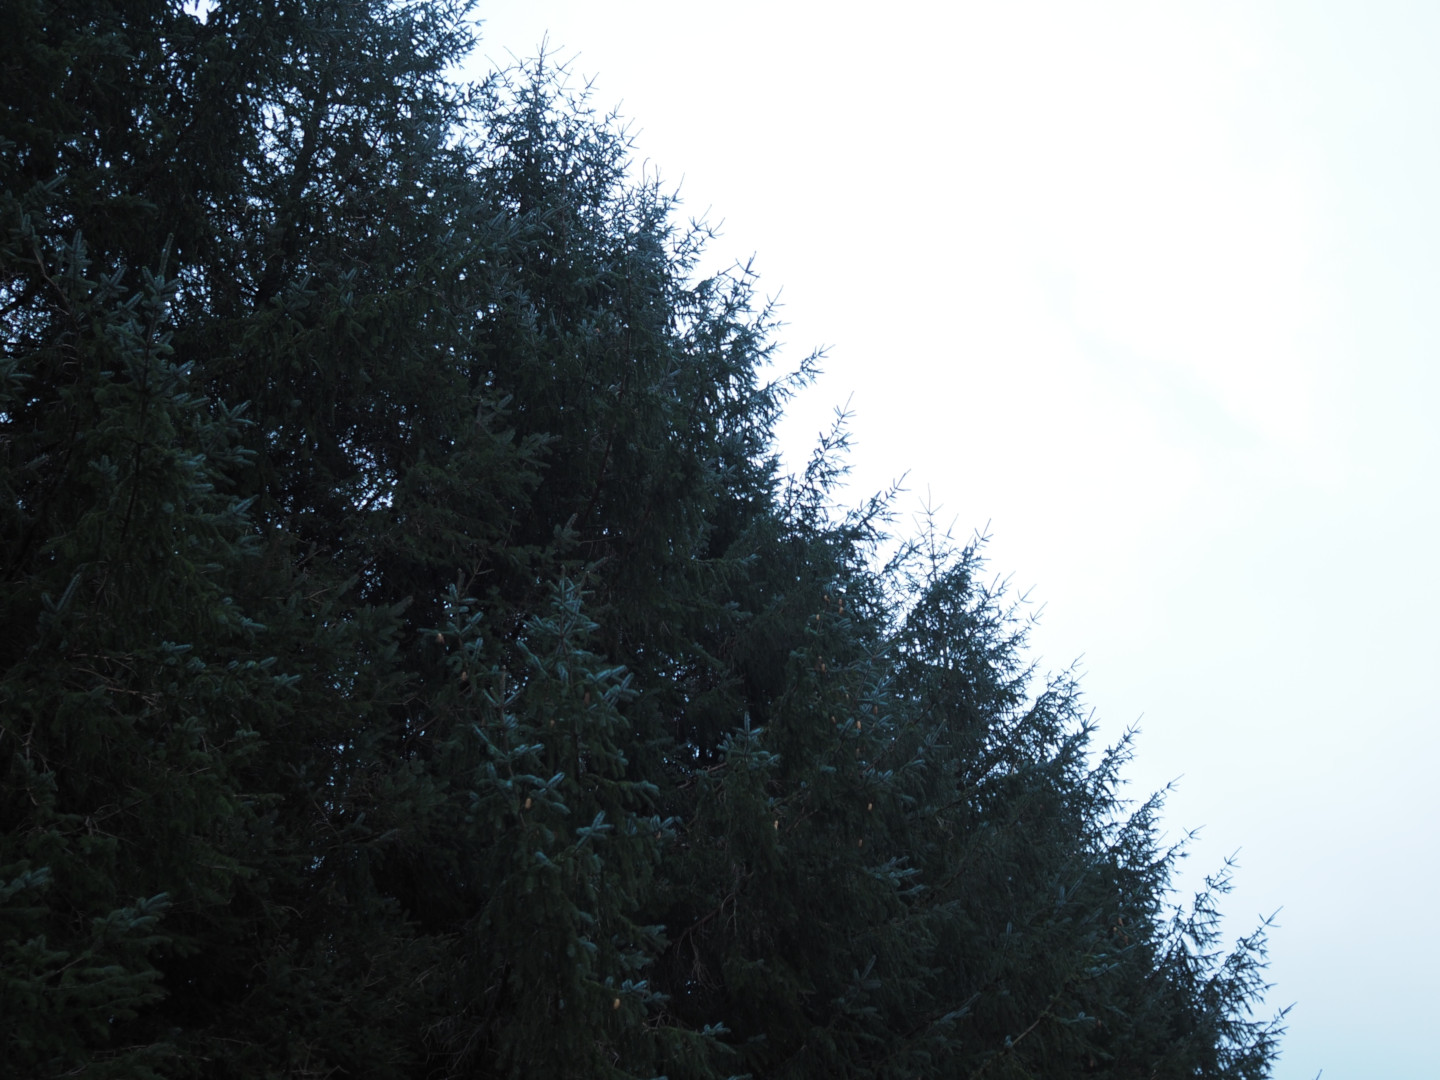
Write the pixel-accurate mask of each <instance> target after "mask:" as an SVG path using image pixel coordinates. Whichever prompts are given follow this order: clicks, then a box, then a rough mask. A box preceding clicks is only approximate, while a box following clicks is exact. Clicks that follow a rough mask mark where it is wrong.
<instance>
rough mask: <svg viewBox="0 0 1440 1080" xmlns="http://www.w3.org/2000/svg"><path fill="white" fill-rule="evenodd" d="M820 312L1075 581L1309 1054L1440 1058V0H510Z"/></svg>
mask: <svg viewBox="0 0 1440 1080" xmlns="http://www.w3.org/2000/svg"><path fill="white" fill-rule="evenodd" d="M477 14H478V15H479V16H480V17H481V18H482V19H483V20H484V26H483V27H482V40H481V44H480V47H479V50H478V52H477V55H476V57H475V60H474V63H473V64H472V67H471V69H470V70H471V74H480V73H482V72H483V71H484V70H485V69H486V68H487V67H489V66H490V65H492V64H504V63H507V62H509V61H510V59H511V58H512V55H513V56H530V55H533V54H534V53H535V52H536V50H537V47H538V46H539V44H540V42H541V41H542V39H548V47H549V49H550V50H551V52H552V53H553V54H554V55H555V56H556V57H558V58H560V59H562V60H568V61H569V63H570V65H571V68H572V70H573V71H574V73H575V75H576V76H577V78H581V77H583V78H591V77H593V78H594V95H595V96H594V100H595V103H596V104H597V105H599V106H601V107H607V108H608V107H611V106H616V107H618V108H619V110H620V111H621V113H622V114H623V115H624V116H626V117H627V118H629V119H630V121H631V123H632V132H633V133H634V135H635V139H636V153H637V167H644V168H647V169H649V170H651V171H652V172H653V171H658V172H659V174H660V176H661V177H662V178H665V179H666V180H667V181H668V182H669V183H670V184H671V185H672V186H674V187H678V189H679V191H680V195H681V197H682V199H683V200H684V210H685V212H686V213H688V214H691V215H695V216H701V215H704V216H706V217H708V218H709V220H710V221H711V222H712V223H723V225H722V228H721V235H720V237H719V239H718V240H717V241H715V243H714V244H713V245H712V249H711V254H712V257H713V258H714V259H716V260H717V262H716V264H715V265H717V266H719V265H724V264H726V263H729V262H732V261H735V260H741V261H743V260H745V259H747V258H749V257H750V256H751V255H754V256H755V265H756V267H757V269H758V270H759V272H760V274H761V280H762V288H763V289H764V290H766V291H767V292H768V293H770V294H771V295H776V294H778V295H779V297H780V301H781V303H782V305H783V308H782V315H783V317H784V319H785V321H786V323H787V324H788V325H787V326H786V327H785V328H784V330H783V331H782V336H783V339H784V341H785V342H786V345H785V348H784V350H783V351H782V352H781V354H780V362H781V364H782V365H783V364H786V363H788V364H790V365H792V366H793V365H794V364H798V362H799V360H800V358H801V357H802V356H803V355H804V354H805V353H807V352H809V351H810V350H811V349H813V348H815V347H817V346H827V347H828V350H829V351H828V354H827V359H826V361H825V364H824V368H825V375H824V376H823V377H822V378H821V379H820V380H819V381H818V382H817V383H816V384H815V385H814V386H813V387H812V388H811V389H809V390H807V391H806V392H805V394H804V395H803V396H802V397H801V398H800V399H798V400H797V401H796V402H795V403H794V404H793V407H792V408H791V410H790V413H789V416H788V417H787V419H786V421H785V422H784V424H783V426H782V428H781V449H782V451H783V452H784V454H785V455H786V459H787V460H788V461H790V462H792V463H799V462H801V461H803V459H804V458H805V456H806V455H807V454H808V452H809V449H810V447H811V446H812V445H813V444H814V441H815V438H816V436H817V434H818V433H819V432H820V431H821V429H823V428H827V427H828V426H829V423H830V420H831V417H832V415H833V412H834V409H835V408H836V407H837V406H843V405H845V404H846V403H847V402H848V403H849V405H850V408H851V410H852V413H853V415H852V419H851V423H850V427H851V431H852V438H853V444H854V447H855V449H854V453H853V456H852V466H853V471H852V474H851V485H850V488H849V491H848V493H847V494H848V497H851V498H853V499H854V500H855V501H858V500H859V499H860V498H862V497H863V496H865V495H867V494H869V493H870V492H872V491H878V490H880V489H882V488H884V487H885V486H887V485H888V484H890V483H891V482H892V481H894V480H896V479H898V478H899V477H901V476H904V477H905V478H906V487H907V488H908V493H907V494H906V495H904V496H902V497H901V500H900V503H899V506H900V509H901V510H902V511H904V513H905V514H906V515H909V514H911V513H913V512H918V511H919V510H920V508H921V506H922V505H924V504H927V503H928V504H929V505H930V506H932V507H935V508H938V511H939V517H940V519H941V520H942V521H943V522H946V523H948V522H951V521H953V522H954V523H955V527H956V531H957V533H958V534H959V535H961V536H966V535H969V534H970V533H972V532H973V531H974V530H977V529H979V530H987V531H988V533H989V534H990V536H991V540H990V542H989V545H988V548H987V550H988V553H989V558H990V565H991V567H992V569H994V570H995V571H996V572H997V573H998V574H1000V575H1002V576H1004V575H1008V576H1010V577H1011V578H1012V580H1013V582H1014V583H1015V584H1016V585H1017V586H1019V587H1021V588H1022V589H1028V590H1029V591H1030V596H1031V598H1032V600H1033V601H1034V602H1035V604H1036V606H1037V607H1038V606H1039V605H1041V604H1043V606H1044V610H1043V615H1042V620H1041V623H1040V626H1039V628H1038V630H1037V632H1036V635H1035V638H1034V641H1035V647H1036V650H1037V654H1038V656H1039V658H1040V662H1041V666H1042V668H1048V669H1051V670H1058V669H1060V668H1063V667H1066V666H1068V665H1069V664H1071V663H1072V662H1074V661H1076V660H1077V659H1078V660H1079V661H1080V665H1081V667H1082V670H1083V671H1084V682H1083V685H1084V687H1085V689H1086V694H1087V697H1088V699H1089V701H1090V704H1091V705H1092V706H1093V707H1094V709H1095V713H1096V717H1097V718H1098V720H1099V722H1100V724H1101V737H1102V738H1105V737H1107V736H1108V737H1109V738H1114V737H1117V736H1118V735H1119V734H1120V733H1121V732H1122V731H1123V730H1124V729H1125V727H1126V726H1127V725H1129V724H1132V723H1137V722H1138V724H1139V727H1140V730H1141V735H1140V738H1139V744H1138V752H1137V757H1136V760H1135V761H1134V763H1133V766H1132V768H1131V770H1130V777H1131V780H1132V789H1131V790H1132V792H1133V794H1134V795H1136V796H1137V797H1140V796H1143V795H1145V794H1147V793H1148V792H1149V791H1151V790H1153V789H1157V788H1160V787H1163V786H1165V785H1166V784H1168V783H1169V782H1170V781H1172V780H1176V779H1177V778H1178V784H1177V786H1176V787H1175V790H1174V791H1173V793H1172V794H1171V796H1170V799H1169V803H1168V810H1167V812H1166V815H1165V821H1166V825H1167V828H1168V830H1169V835H1170V836H1171V837H1173V838H1178V837H1179V836H1180V835H1182V834H1183V833H1184V832H1185V831H1186V830H1189V829H1195V828H1200V829H1201V832H1200V834H1199V836H1198V837H1197V839H1196V840H1195V841H1194V843H1193V844H1192V848H1191V851H1192V854H1191V856H1190V858H1189V860H1188V861H1187V862H1186V864H1185V870H1184V875H1183V878H1182V882H1181V884H1182V885H1183V886H1185V887H1187V888H1190V887H1193V886H1194V884H1195V883H1196V881H1197V880H1198V877H1199V876H1200V875H1202V874H1203V873H1204V872H1207V871H1210V870H1213V869H1215V868H1217V867H1218V866H1219V865H1220V864H1221V863H1222V862H1223V860H1224V859H1225V857H1226V856H1229V855H1231V854H1233V853H1236V852H1238V853H1239V857H1238V862H1239V867H1240V868H1239V870H1238V872H1237V875H1236V882H1235V889H1234V892H1233V893H1232V894H1231V895H1230V896H1229V897H1228V898H1227V899H1226V901H1225V903H1224V910H1225V911H1226V912H1227V914H1228V921H1227V928H1228V930H1229V932H1230V933H1231V934H1232V935H1238V934H1241V933H1245V932H1247V931H1248V930H1250V929H1251V928H1252V927H1253V926H1254V925H1255V923H1256V922H1257V921H1258V920H1259V918H1261V917H1263V916H1265V915H1269V914H1270V913H1272V912H1275V911H1277V910H1278V911H1279V916H1278V918H1277V920H1276V921H1277V924H1278V925H1277V928H1276V929H1275V930H1274V931H1273V933H1272V938H1271V961H1272V963H1271V969H1270V976H1271V978H1272V980H1273V982H1274V984H1275V985H1274V988H1273V989H1272V991H1271V993H1270V996H1269V999H1268V1004H1269V1006H1270V1007H1271V1008H1272V1009H1274V1008H1279V1007H1282V1006H1285V1005H1288V1004H1291V1003H1294V1009H1293V1011H1292V1012H1291V1013H1290V1015H1289V1028H1290V1030H1289V1035H1288V1036H1287V1038H1286V1039H1285V1042H1284V1044H1283V1053H1282V1057H1281V1059H1280V1061H1279V1063H1278V1065H1277V1068H1276V1072H1275V1076H1276V1078H1277V1080H1313V1078H1314V1077H1315V1076H1316V1074H1317V1073H1318V1072H1320V1071H1321V1070H1323V1075H1324V1077H1325V1078H1326V1080H1341V1078H1344V1077H1357V1078H1358V1077H1367V1078H1368V1077H1382V1076H1383V1077H1386V1078H1388V1080H1420V1078H1426V1080H1431V1078H1433V1077H1435V1076H1436V1075H1440V1065H1437V1064H1436V1057H1437V1055H1436V1053H1435V1051H1434V1045H1433V1033H1434V1025H1435V1017H1436V1016H1437V1015H1440V982H1437V972H1440V934H1437V931H1436V920H1435V917H1434V915H1433V909H1434V897H1435V895H1436V892H1437V886H1440V870H1437V863H1436V855H1437V853H1440V852H1437V848H1440V843H1437V840H1440V836H1437V831H1440V830H1437V822H1440V784H1437V783H1436V782H1435V773H1436V768H1435V763H1436V761H1437V750H1440V737H1437V723H1436V721H1437V719H1440V689H1437V685H1436V671H1437V665H1436V661H1435V658H1436V656H1437V654H1440V624H1437V617H1436V616H1437V602H1440V569H1437V565H1440V563H1437V559H1436V557H1435V556H1436V554H1437V551H1436V548H1437V545H1436V542H1435V536H1436V530H1437V526H1440V508H1437V499H1436V477H1437V467H1440V423H1437V421H1436V418H1435V415H1434V414H1435V412H1436V409H1437V407H1440V364H1437V362H1436V361H1437V359H1440V304H1437V303H1436V298H1437V297H1440V65H1437V64H1436V63H1435V62H1434V56H1433V54H1434V46H1435V43H1436V42H1437V41H1440V5H1435V4H1427V3H1394V2H1385V0H1371V2H1368V3H1365V4H1361V3H1358V2H1350V3H1334V2H1325V0H1305V2H1303V3H1298V2H1297V3H1280V2H1272V0H1249V2H1246V3H1229V2H1224V0H1206V2H1204V3H1199V2H1195V3H1188V4H1177V3H1162V2H1153V0H1152V2H1148V3H1114V2H1110V0H1087V2H1086V3H1085V4H1083V5H1082V4H1074V3H1069V2H1064V0H1057V2H1026V0H1006V2H1005V3H1003V4H995V3H979V2H973V0H958V2H955V0H952V2H950V3H946V4H943V5H942V4H919V3H912V2H908V0H890V2H888V3H885V4H867V5H850V4H845V3H830V4H823V5H822V4H818V3H795V2H786V0H768V2H766V3H759V2H752V0H732V2H728V3H725V4H723V5H722V4H713V3H704V4H702V3H686V4H682V3H673V2H670V3H659V2H650V0H608V2H597V0H588V2H581V0H575V2H571V0H509V2H504V0H489V2H485V0H482V3H481V6H480V8H479V9H478V11H477Z"/></svg>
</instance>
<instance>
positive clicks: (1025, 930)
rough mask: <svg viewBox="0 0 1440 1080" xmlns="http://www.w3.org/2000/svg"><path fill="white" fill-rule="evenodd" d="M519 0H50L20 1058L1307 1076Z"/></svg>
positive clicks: (26, 461) (992, 621) (248, 1068)
mask: <svg viewBox="0 0 1440 1080" xmlns="http://www.w3.org/2000/svg"><path fill="white" fill-rule="evenodd" d="M468 10H469V9H468V5H467V4H465V3H462V2H459V0H454V2H447V0H419V2H415V3H407V4H399V3H391V2H387V0H347V2H345V3H323V4H322V3H318V2H310V0H297V2H295V3H287V4H283V5H282V4H249V3H229V2H226V0H221V2H219V3H217V4H215V5H213V6H210V7H208V8H207V9H206V11H205V14H204V16H203V17H202V16H201V15H200V14H199V13H198V12H197V11H196V10H195V9H193V8H187V7H186V6H185V5H183V4H180V3H178V2H171V0H150V2H147V3H131V2H126V3H121V2H118V0H79V2H75V3H66V4H58V3H53V2H48V0H16V2H15V3H13V4H11V5H10V7H9V9H8V14H9V15H10V23H11V25H12V26H13V28H14V29H13V31H12V33H11V34H10V35H8V36H7V37H6V38H5V39H4V40H3V41H0V91H3V92H0V99H3V101H4V102H5V104H6V109H5V111H4V113H3V116H0V140H3V141H0V189H3V194H0V311H3V312H4V349H3V355H0V483H3V484H4V495H5V499H4V503H3V506H0V521H3V534H0V535H3V544H4V548H3V551H4V577H3V579H0V582H3V586H0V777H3V783H0V957H3V967H0V1033H3V1035H4V1038H5V1045H6V1047H7V1053H8V1055H9V1056H8V1057H7V1065H9V1066H10V1067H11V1069H12V1071H16V1070H18V1075H27V1076H28V1075H34V1076H54V1075H64V1074H83V1075H96V1076H117V1077H131V1076H134V1077H140V1076H185V1075H203V1076H234V1077H250V1076H366V1077H370V1076H381V1077H383V1076H392V1077H417V1078H418V1077H436V1076H456V1077H460V1076H476V1077H480V1076H485V1077H489V1076H536V1075H543V1076H547V1077H549V1076H553V1077H592V1076H612V1077H616V1078H620V1077H637V1078H638V1077H652V1076H656V1075H668V1076H671V1077H676V1078H678V1077H682V1076H687V1077H697V1078H698V1077H705V1078H709V1077H716V1078H718V1077H724V1076H731V1075H745V1074H748V1075H752V1076H755V1077H777V1078H779V1077H800V1076H811V1075H821V1074H824V1075H836V1076H855V1077H882V1076H883V1077H922V1076H991V1077H1005V1076H1015V1077H1020V1076H1033V1075H1045V1076H1056V1077H1064V1076H1071V1075H1074V1076H1082V1075H1083V1076H1113V1077H1130V1076H1135V1077H1140V1076H1146V1077H1150V1076H1155V1077H1163V1076H1175V1077H1179V1076H1186V1077H1193V1076H1208V1077H1236V1078H1239V1077H1246V1078H1249V1077H1262V1076H1265V1075H1267V1074H1268V1070H1269V1065H1270V1062H1271V1061H1272V1060H1273V1057H1274V1055H1275V1052H1276V1040H1277V1038H1278V1035H1279V1030H1280V1029H1279V1026H1278V1021H1257V1020H1255V1019H1253V1018H1252V1017H1251V1015H1250V1009H1251V1008H1252V1007H1253V1006H1254V1005H1255V1004H1256V1003H1257V1002H1258V1000H1259V998H1260V997H1261V995H1262V994H1263V991H1264V985H1263V982H1262V975H1263V967H1264V938H1263V933H1257V934H1256V935H1255V936H1253V937H1250V938H1246V939H1243V940H1242V941H1241V942H1240V943H1239V945H1238V946H1237V948H1236V949H1234V950H1233V951H1231V952H1229V953H1226V952H1224V951H1223V950H1222V949H1220V947H1219V942H1218V937H1217V926H1218V923H1217V919H1218V915H1217V911H1216V906H1215V904H1216V897H1217V896H1218V895H1219V894H1220V893H1223V891H1224V889H1225V888H1226V885H1227V882H1228V878H1226V877H1224V876H1223V875H1222V876H1220V877H1218V878H1216V879H1214V880H1213V881H1212V883H1211V886H1210V888H1209V889H1208V890H1207V891H1206V892H1205V893H1202V895H1201V896H1200V897H1199V898H1197V900H1196V902H1195V903H1194V904H1193V905H1192V906H1190V907H1188V908H1185V909H1183V910H1176V909H1174V908H1173V907H1172V902H1171V900H1170V897H1169V883H1170V880H1171V872H1172V869H1173V865H1174V859H1175V857H1176V852H1175V851H1173V850H1165V849H1162V848H1161V847H1160V846H1159V842H1158V834H1157V815H1158V813H1159V809H1160V802H1159V800H1158V799H1152V800H1150V801H1148V802H1145V803H1144V804H1142V805H1141V806H1139V807H1137V808H1129V807H1127V806H1126V804H1125V803H1124V802H1123V801H1122V799H1121V796H1120V775H1121V770H1122V768H1123V766H1124V764H1125V762H1126V760H1127V759H1128V755H1129V752H1130V751H1129V741H1128V737H1126V738H1122V739H1121V740H1120V742H1119V744H1118V745H1117V746H1115V747H1114V748H1112V749H1111V750H1109V751H1101V752H1099V753H1098V754H1097V753H1096V752H1094V751H1093V750H1092V747H1091V736H1092V729H1091V726H1090V723H1089V721H1088V718H1087V717H1088V714H1087V713H1086V711H1085V709H1084V707H1083V705H1082V702H1081V699H1080V696H1079V690H1078V687H1077V686H1076V684H1075V681H1074V680H1073V679H1072V678H1071V677H1069V676H1068V675H1062V676H1060V677H1058V678H1056V679H1052V680H1050V681H1048V682H1045V683H1038V682H1037V680H1036V678H1035V672H1034V671H1033V670H1032V669H1031V668H1030V667H1029V666H1027V661H1026V659H1025V656H1026V633H1027V626H1026V624H1025V623H1024V622H1023V621H1021V620H1020V619H1019V617H1018V612H1019V608H1017V607H1016V606H1015V605H1014V604H1013V603H1012V602H1011V601H1009V600H1007V599H1006V597H1005V595H1004V592H1003V590H1001V589H997V588H987V587H986V586H985V585H984V584H983V580H982V574H983V566H984V564H983V560H982V558H981V553H980V550H979V548H978V546H972V547H968V548H962V549H959V550H955V549H953V548H952V547H951V546H949V544H948V542H947V541H945V540H944V538H942V537H938V536H937V535H936V534H935V533H934V531H933V530H923V531H922V532H921V535H920V536H919V537H918V538H917V539H916V540H914V541H912V542H910V543H909V544H905V545H902V547H901V548H900V551H899V554H897V555H896V556H895V557H894V558H892V559H890V560H889V562H888V563H882V562H881V561H880V560H879V558H878V553H879V552H880V551H882V550H885V549H886V547H887V540H888V537H889V534H890V530H891V528H892V526H893V521H892V518H891V516H890V505H891V497H890V496H888V495H887V496H881V497H878V498H876V499H873V500H871V501H869V502H867V503H865V504H863V505H862V506H861V507H859V508H858V509H856V510H854V511H850V512H844V511H839V510H836V509H835V508H834V507H833V505H832V503H833V500H834V497H835V491H836V485H837V483H838V480H839V478H840V476H841V475H842V474H843V470H844V455H845V449H846V448H845V445H844V443H845V440H844V431H843V423H842V424H841V425H838V426H837V428H836V430H835V432H834V433H832V435H831V436H830V437H828V438H827V439H825V440H822V445H821V447H820V449H819V450H818V451H817V453H816V456H815V458H814V459H813V461H812V462H811V465H810V467H809V469H808V470H807V471H806V472H805V473H804V474H803V475H801V476H799V477H795V478H790V479H785V478H782V477H781V476H780V475H779V470H778V466H777V463H776V460H775V458H774V453H773V449H772V441H771V434H772V430H773V426H774V424H775V422H776V420H777V418H778V416H779V414H780V410H781V409H782V407H783V405H784V402H785V400H786V398H787V396H788V394H789V393H790V392H791V391H792V390H793V389H794V387H795V386H796V385H798V384H799V383H803V382H804V381H805V379H806V378H807V377H808V375H809V373H810V371H811V365H810V362H807V363H806V365H804V366H802V369H801V370H800V371H799V372H798V373H796V375H795V376H793V377H790V378H780V379H778V380H768V381H767V377H766V369H767V365H768V362H769V360H770V356H771V351H772V348H773V340H774V339H773V331H774V319H773V315H772V313H771V311H770V310H769V309H768V308H767V307H766V306H765V305H764V304H761V303H758V302H757V300H756V297H755V291H754V290H755V281H754V277H753V275H752V274H751V273H750V271H749V269H748V268H745V267H740V268H736V269H734V270H732V271H730V272H728V273H725V274H720V275H717V276H714V277H711V278H709V279H702V280H696V279H695V276H694V271H695V267H696V266H697V264H698V263H697V260H698V256H699V254H700V251H701V249H702V246H703V244H704V242H705V239H706V233H705V230H704V228H703V227H700V226H692V227H690V228H682V227H679V226H678V225H677V224H676V223H675V210H676V207H675V202H674V199H673V198H672V197H670V196H667V195H666V194H665V192H664V191H663V190H662V189H661V188H660V187H659V185H658V184H657V183H656V182H654V181H651V180H647V179H643V178H642V179H640V180H636V179H635V178H634V177H633V175H632V172H631V169H630V162H629V157H628V149H629V144H628V141H627V138H626V136H625V133H624V129H623V127H622V126H621V125H620V124H619V122H618V120H617V119H616V118H615V117H613V116H606V115H601V114H598V113H596V112H595V111H593V109H592V108H591V106H590V104H589V99H588V96H587V95H586V94H585V93H584V92H576V91H572V90H571V89H570V88H569V83H568V82H567V76H566V74H565V72H564V71H563V70H558V69H556V68H555V67H554V66H553V65H552V64H551V63H549V62H548V61H546V60H544V59H542V60H539V61H536V62H534V63H532V64H529V65H523V66H521V67H519V68H517V69H515V70H512V71H509V72H503V73H500V74H497V75H495V76H493V77H491V78H490V79H488V80H487V81H485V82H483V83H481V84H479V85H478V86H464V85H460V84H457V83H455V82H454V81H453V80H452V77H451V72H452V70H453V66H454V65H455V64H456V63H457V62H458V61H459V60H460V59H461V58H462V57H463V56H464V54H465V52H466V50H467V49H468V48H469V47H470V45H471V43H472V41H471V36H470V32H469V30H468V28H467V25H466V18H467V17H468ZM892 494H893V493H892Z"/></svg>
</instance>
